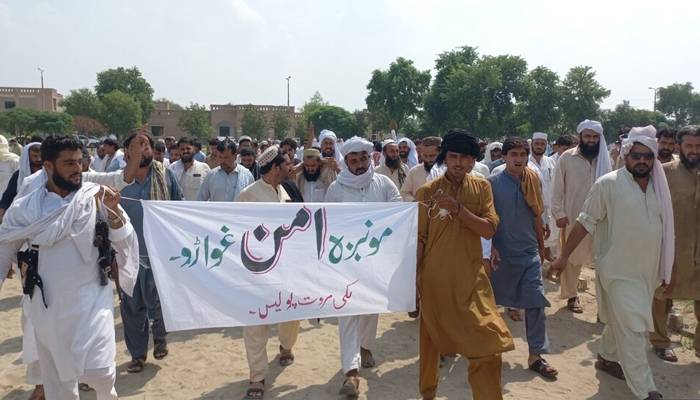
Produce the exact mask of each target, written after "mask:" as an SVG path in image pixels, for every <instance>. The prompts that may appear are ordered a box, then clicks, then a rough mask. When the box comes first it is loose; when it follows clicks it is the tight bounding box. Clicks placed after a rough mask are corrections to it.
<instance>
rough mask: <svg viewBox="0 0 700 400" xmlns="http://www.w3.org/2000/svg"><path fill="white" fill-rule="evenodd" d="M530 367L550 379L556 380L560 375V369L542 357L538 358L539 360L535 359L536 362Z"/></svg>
mask: <svg viewBox="0 0 700 400" xmlns="http://www.w3.org/2000/svg"><path fill="white" fill-rule="evenodd" d="M529 369H530V370H532V371H535V372H537V373H538V374H540V375H541V376H542V377H543V378H546V379H549V380H556V379H557V375H559V371H557V370H556V369H554V368H552V366H551V365H549V364H548V363H547V361H545V359H544V358H541V357H540V358H538V359H537V361H535V362H534V363H532V364H530V366H529Z"/></svg>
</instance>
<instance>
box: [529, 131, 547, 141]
mask: <svg viewBox="0 0 700 400" xmlns="http://www.w3.org/2000/svg"><path fill="white" fill-rule="evenodd" d="M537 139H542V140H547V134H546V133H544V132H535V133H533V134H532V140H537Z"/></svg>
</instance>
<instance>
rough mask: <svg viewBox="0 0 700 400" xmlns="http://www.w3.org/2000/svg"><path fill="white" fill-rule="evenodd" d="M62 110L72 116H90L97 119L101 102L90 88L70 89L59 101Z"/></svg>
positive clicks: (100, 112)
mask: <svg viewBox="0 0 700 400" xmlns="http://www.w3.org/2000/svg"><path fill="white" fill-rule="evenodd" d="M61 107H63V108H64V111H65V112H66V113H68V114H70V115H72V116H74V117H78V116H82V117H90V118H92V119H96V120H99V119H100V116H101V115H102V109H103V106H102V102H100V99H99V98H98V97H97V95H96V94H95V93H94V92H93V91H92V90H90V89H78V90H71V91H70V93H69V94H68V96H66V97H65V98H64V99H63V100H62V101H61Z"/></svg>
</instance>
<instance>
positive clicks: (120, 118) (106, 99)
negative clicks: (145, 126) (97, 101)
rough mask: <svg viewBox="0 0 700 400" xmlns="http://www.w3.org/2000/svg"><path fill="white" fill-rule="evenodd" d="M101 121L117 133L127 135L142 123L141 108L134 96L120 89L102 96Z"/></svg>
mask: <svg viewBox="0 0 700 400" xmlns="http://www.w3.org/2000/svg"><path fill="white" fill-rule="evenodd" d="M102 104H103V105H104V111H103V112H102V117H101V121H102V122H103V123H104V124H105V125H106V126H107V128H109V130H110V131H111V132H112V133H114V134H116V135H122V136H123V135H126V134H127V133H128V132H129V131H130V130H131V129H134V128H137V127H139V126H140V125H141V108H140V106H139V103H138V102H137V101H136V100H134V98H133V97H131V96H129V95H128V94H126V93H123V92H121V91H119V90H115V91H112V92H109V93H107V94H106V95H104V96H103V97H102Z"/></svg>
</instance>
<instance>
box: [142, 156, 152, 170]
mask: <svg viewBox="0 0 700 400" xmlns="http://www.w3.org/2000/svg"><path fill="white" fill-rule="evenodd" d="M152 163H153V157H148V158H144V159H143V160H141V163H140V164H139V168H146V167H150V166H151V164H152Z"/></svg>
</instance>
